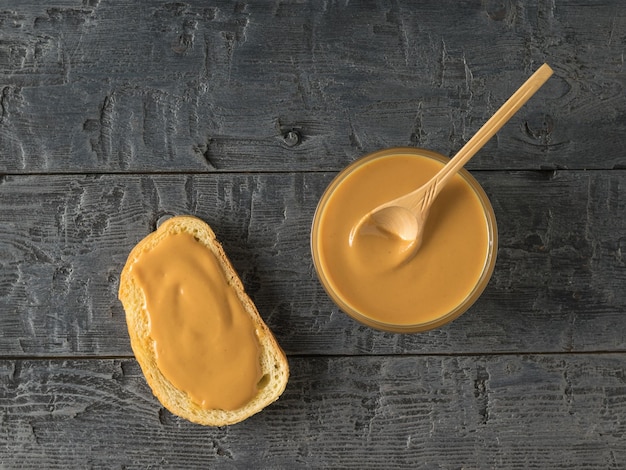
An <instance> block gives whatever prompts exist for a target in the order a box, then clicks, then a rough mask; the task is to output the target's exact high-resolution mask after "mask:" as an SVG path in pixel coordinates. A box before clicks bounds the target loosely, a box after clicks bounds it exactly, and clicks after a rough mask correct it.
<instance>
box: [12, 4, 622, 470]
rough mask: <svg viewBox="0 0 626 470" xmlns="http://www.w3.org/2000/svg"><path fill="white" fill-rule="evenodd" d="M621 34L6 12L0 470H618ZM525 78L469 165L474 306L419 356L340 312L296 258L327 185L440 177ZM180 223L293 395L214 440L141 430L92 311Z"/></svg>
mask: <svg viewBox="0 0 626 470" xmlns="http://www.w3.org/2000/svg"><path fill="white" fill-rule="evenodd" d="M625 31H626V4H624V3H623V2H622V1H621V0H598V1H596V2H587V1H579V0H566V1H565V0H564V1H560V0H556V1H547V0H546V1H544V0H541V1H537V2H524V1H521V0H510V1H504V2H499V1H492V0H481V1H479V0H475V1H462V2H458V1H452V0H445V1H434V0H425V1H414V2H411V1H402V0H400V1H389V2H386V1H367V2H347V1H345V2H344V1H324V2H313V1H302V2H300V1H280V0H279V1H275V2H269V1H265V0H261V1H258V2H245V1H243V2H227V1H216V2H206V1H201V0H190V1H184V2H167V1H156V0H155V1H148V0H142V1H137V2H128V1H126V2H117V1H107V0H52V1H35V0H27V1H24V0H4V1H3V2H2V3H0V468H103V467H104V468H289V469H291V468H425V469H426V468H429V469H430V468H481V469H482V468H512V469H515V468H524V469H527V468H540V469H547V468H568V469H570V468H586V469H588V468H593V469H617V468H626V452H625V449H626V435H625V432H626V372H625V370H626V289H625V287H626V260H625V258H624V250H626V200H625V190H624V188H625V187H626V145H625V136H626V93H625V92H624V89H625V86H626V69H625V67H624V53H625V49H626V34H625ZM543 62H549V63H550V65H552V67H553V68H554V69H555V75H554V77H553V78H551V79H550V81H549V82H548V83H547V84H546V86H545V87H544V88H543V89H542V90H540V92H539V93H537V95H536V96H535V97H534V98H533V99H532V100H531V101H530V102H529V103H528V104H527V105H526V106H525V107H524V108H523V109H522V110H521V111H520V112H519V113H518V114H517V115H516V116H515V117H514V118H513V119H512V120H511V122H509V123H508V124H507V125H506V126H505V127H504V128H503V129H502V130H501V131H500V132H499V133H498V135H497V137H496V138H494V139H493V140H492V141H491V142H489V144H488V145H487V146H486V147H485V148H484V149H483V150H482V151H481V152H480V153H479V154H478V155H477V156H476V157H475V158H474V159H473V160H472V161H471V162H470V163H469V165H468V167H469V169H470V170H472V172H473V174H474V176H475V177H476V178H477V179H478V180H479V182H480V183H481V184H482V185H483V187H484V188H485V190H486V192H487V193H488V195H489V197H490V199H491V201H492V204H493V206H494V209H495V212H496V215H497V219H498V228H499V236H500V245H499V250H498V261H497V264H496V269H495V272H494V275H493V278H492V280H491V282H490V284H489V286H488V288H487V290H486V291H485V293H484V295H483V296H482V297H481V299H480V300H479V301H478V302H477V304H476V305H475V306H474V307H473V308H472V309H471V310H470V312H468V313H467V314H465V315H464V316H462V317H461V318H459V319H458V320H456V321H454V322H453V323H452V324H450V325H448V326H446V327H443V328H440V329H437V330H434V331H432V332H428V333H424V334H416V335H395V334H389V333H383V332H377V331H374V330H371V329H369V328H366V327H364V326H360V325H358V324H357V323H355V322H353V321H352V320H350V319H349V318H348V317H347V316H346V315H344V314H343V313H341V312H340V311H338V310H337V308H336V307H334V306H333V305H332V303H331V302H330V301H329V299H328V298H327V297H326V295H325V294H324V292H323V290H322V288H321V287H320V285H319V283H318V282H317V280H316V277H315V273H314V270H313V267H312V263H311V256H310V253H309V244H308V239H309V228H310V223H311V219H312V216H313V212H314V210H315V206H316V204H317V201H318V199H319V197H320V195H321V194H322V192H323V190H324V188H325V187H326V185H327V184H328V183H329V182H330V180H331V179H332V178H333V176H334V175H335V174H336V173H337V171H339V170H340V169H341V168H343V167H344V166H345V165H346V164H348V163H349V162H351V161H353V160H355V159H356V158H358V157H359V156H361V155H363V154H365V153H367V152H370V151H373V150H377V149H379V148H383V147H389V146H418V147H426V148H430V149H433V150H437V151H439V152H441V153H443V154H446V155H452V154H454V152H455V151H457V150H458V149H459V148H460V147H461V146H462V144H463V143H464V141H465V140H466V139H467V138H468V137H469V136H471V135H472V133H473V132H474V131H475V130H476V129H478V127H479V126H480V125H481V124H482V123H483V122H484V121H485V120H486V119H487V118H488V117H489V116H490V114H491V113H492V112H493V111H494V110H495V109H497V107H498V106H499V105H500V104H501V103H502V102H503V101H504V100H505V99H506V98H507V97H508V96H509V95H510V93H511V92H512V91H514V89H515V88H516V86H517V85H519V84H520V83H521V82H522V81H523V80H524V79H525V78H526V77H527V76H528V75H530V73H531V72H532V71H533V70H534V69H535V68H536V67H537V66H539V65H540V64H541V63H543ZM290 132H291V134H290ZM182 213H190V214H194V215H197V216H199V217H201V218H203V219H204V220H206V221H207V222H209V223H210V224H211V225H212V226H213V228H214V229H215V231H216V233H217V234H218V236H219V238H220V240H221V241H222V243H223V245H224V247H225V249H226V251H227V253H228V255H229V257H230V258H231V260H232V261H233V264H234V265H235V267H236V269H237V271H238V272H239V273H240V275H241V277H242V279H243V281H244V284H245V286H246V289H247V290H248V292H249V293H250V295H251V297H252V298H253V299H254V301H255V303H256V304H257V306H258V307H259V310H260V312H261V315H262V316H263V317H264V318H265V320H266V321H267V323H268V324H269V325H270V327H271V328H272V330H273V331H274V332H275V333H276V336H277V338H278V340H279V342H280V343H281V345H282V346H283V347H284V349H285V350H286V352H287V354H288V358H289V362H290V365H291V369H292V377H291V379H290V381H289V384H288V387H287V390H286V392H285V394H284V396H283V397H282V398H281V399H280V400H279V401H278V402H276V403H275V404H273V405H272V406H270V407H269V408H268V409H267V410H264V411H263V412H262V413H260V414H258V415H256V416H254V417H253V418H251V419H249V420H247V421H245V422H243V423H240V424H238V425H235V426H231V427H227V428H218V429H211V428H204V427H201V426H196V425H193V424H191V423H188V422H186V421H184V420H181V419H178V418H176V417H175V416H172V415H171V414H169V413H168V412H166V411H165V410H164V409H163V408H162V407H161V406H160V405H159V403H158V402H157V401H156V399H155V398H154V397H153V396H152V394H151V393H150V390H149V388H148V387H147V385H146V383H145V380H144V379H143V377H142V375H141V372H140V370H139V367H138V365H137V363H136V362H135V360H134V358H133V356H132V351H131V349H130V346H129V342H128V336H127V333H126V326H125V320H124V313H123V310H122V308H121V305H120V304H119V302H118V301H117V299H116V293H117V287H118V280H119V273H120V270H121V267H122V266H123V264H124V261H125V258H126V256H127V254H128V252H129V250H130V249H131V247H132V246H133V245H134V244H135V243H136V242H137V241H138V240H140V239H141V238H143V237H144V236H145V235H146V234H147V233H148V232H149V231H151V230H152V229H153V228H154V226H155V223H156V221H157V220H158V219H159V217H161V216H163V215H165V214H182Z"/></svg>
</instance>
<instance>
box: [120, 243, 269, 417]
mask: <svg viewBox="0 0 626 470" xmlns="http://www.w3.org/2000/svg"><path fill="white" fill-rule="evenodd" d="M132 272H133V273H134V275H135V276H136V279H137V281H138V282H139V284H140V287H141V289H142V290H143V293H144V295H145V299H146V310H147V314H148V316H149V319H150V337H151V338H152V339H153V340H154V346H155V348H156V360H157V364H158V367H159V369H160V370H161V372H162V373H163V375H164V376H165V377H166V378H167V379H168V380H169V381H170V382H171V383H172V384H173V385H174V386H176V387H177V388H178V389H180V390H183V391H184V392H186V393H187V394H188V395H189V396H190V398H191V400H192V401H193V402H194V403H196V404H197V405H199V406H200V407H202V408H204V409H222V410H235V409H237V408H239V407H241V406H242V405H244V404H245V403H247V402H248V401H250V400H251V399H252V398H253V397H254V396H255V395H256V393H257V384H258V383H259V381H260V380H261V378H262V372H261V363H260V356H259V354H260V353H259V341H258V338H257V336H256V331H255V326H254V323H253V321H252V320H251V318H250V316H249V315H248V314H247V313H246V311H245V310H244V308H243V306H242V304H241V302H240V301H239V298H238V297H237V293H236V291H235V289H234V288H233V287H232V286H230V285H229V283H228V281H227V279H226V277H225V275H224V272H223V270H222V268H221V267H220V264H219V261H218V260H217V258H216V257H215V255H214V254H213V253H212V252H211V251H210V250H208V249H207V248H206V247H205V246H203V245H202V244H201V243H199V242H198V241H197V240H196V239H195V238H194V237H193V236H192V235H190V234H187V233H181V234H177V235H171V236H168V237H166V238H165V239H163V240H161V241H160V242H159V243H158V244H157V245H156V246H155V247H154V248H153V249H151V250H149V251H146V252H144V253H143V254H142V255H141V256H140V258H139V259H138V260H137V261H136V263H135V264H134V265H133V267H132Z"/></svg>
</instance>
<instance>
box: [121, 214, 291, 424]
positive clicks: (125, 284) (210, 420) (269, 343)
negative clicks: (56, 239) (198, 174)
mask: <svg viewBox="0 0 626 470" xmlns="http://www.w3.org/2000/svg"><path fill="white" fill-rule="evenodd" d="M184 232H186V233H189V234H192V235H193V236H195V237H196V239H197V240H198V241H199V242H200V243H202V244H203V245H204V246H205V247H206V248H207V249H209V250H210V251H211V252H212V253H213V254H214V255H215V257H216V258H217V260H218V261H219V264H220V266H221V268H222V270H223V272H224V274H225V275H226V278H227V279H228V283H229V284H230V285H232V286H233V288H234V289H235V291H236V293H237V297H238V298H239V301H240V302H241V304H242V305H243V307H244V309H245V311H246V312H247V313H248V314H249V315H250V318H251V319H252V321H253V323H254V326H255V331H256V334H257V338H258V341H259V346H260V360H261V369H262V372H263V379H262V381H261V382H260V384H259V392H258V393H257V395H256V396H255V397H254V398H253V399H252V400H251V401H249V402H248V403H247V404H246V405H244V406H242V407H241V408H239V409H237V410H233V411H226V410H218V409H209V410H206V409H203V408H201V407H200V406H199V405H198V404H196V403H194V402H193V401H191V399H190V398H189V396H188V395H187V394H186V393H185V392H183V391H182V390H179V389H178V388H176V387H175V386H174V385H172V384H171V383H170V382H169V381H168V380H167V378H166V377H165V376H164V375H163V374H162V373H161V371H160V370H159V368H158V366H157V362H156V355H155V348H154V341H153V340H152V338H151V337H150V326H149V318H148V314H147V312H146V304H145V297H144V295H143V291H142V290H141V289H140V288H139V286H138V283H137V281H136V279H135V277H134V276H133V274H132V266H133V264H134V263H135V262H136V261H137V260H138V259H139V257H140V256H141V254H142V253H144V252H146V251H149V250H150V249H152V248H154V247H155V246H156V245H157V244H158V243H159V242H160V241H162V240H163V239H165V238H166V237H168V236H171V235H174V234H177V233H184ZM118 296H119V299H120V301H121V302H122V305H123V306H124V310H125V312H126V323H127V326H128V333H129V336H130V344H131V347H132V349H133V352H134V354H135V357H136V359H137V362H138V363H139V365H140V367H141V369H142V371H143V374H144V376H145V378H146V381H147V382H148V385H149V386H150V388H151V389H152V392H153V393H154V395H155V396H156V397H157V399H158V400H159V401H160V402H161V404H162V405H163V406H164V407H165V408H167V409H168V410H169V411H170V412H172V413H173V414H175V415H177V416H180V417H182V418H185V419H187V420H189V421H192V422H194V423H198V424H202V425H205V426H225V425H230V424H235V423H238V422H240V421H243V420H244V419H246V418H248V417H250V416H252V415H254V414H255V413H258V412H259V411H261V410H262V409H263V408H265V407H266V406H268V405H269V404H270V403H272V402H274V401H275V400H277V399H278V397H279V396H280V395H281V394H282V393H283V391H284V390H285V387H286V385H287V380H288V378H289V365H288V362H287V358H286V356H285V353H284V352H283V350H282V349H281V348H280V346H279V345H278V343H277V341H276V339H275V338H274V335H273V334H272V332H271V331H270V329H269V328H268V326H267V325H266V324H265V322H264V321H263V319H262V318H261V316H260V314H259V312H258V311H257V309H256V306H255V305H254V303H253V302H252V300H250V298H249V297H248V295H247V294H246V293H245V290H244V287H243V284H242V282H241V280H240V279H239V276H238V275H237V274H236V272H235V270H234V269H233V267H232V265H231V263H230V261H229V260H228V258H227V257H226V254H225V252H224V250H223V248H222V246H221V244H220V243H219V242H218V240H217V239H216V237H215V234H214V232H213V230H212V229H211V227H210V226H209V225H208V224H206V223H205V222H203V221H202V220H200V219H198V218H196V217H193V216H176V217H172V218H170V219H168V220H166V221H165V222H163V223H162V224H161V225H160V226H159V228H158V229H157V230H156V231H155V232H152V233H151V234H149V235H148V236H146V237H145V238H144V239H143V240H141V241H140V242H139V243H138V244H137V245H136V246H135V247H134V248H133V249H132V250H131V252H130V254H129V256H128V260H127V261H126V264H125V266H124V268H123V269H122V273H121V276H120V287H119V294H118Z"/></svg>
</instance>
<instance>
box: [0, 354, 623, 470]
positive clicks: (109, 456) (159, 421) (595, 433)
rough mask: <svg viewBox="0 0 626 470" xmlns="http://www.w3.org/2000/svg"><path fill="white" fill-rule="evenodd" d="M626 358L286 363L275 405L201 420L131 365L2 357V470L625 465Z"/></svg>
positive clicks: (381, 359) (363, 359)
mask: <svg viewBox="0 0 626 470" xmlns="http://www.w3.org/2000/svg"><path fill="white" fill-rule="evenodd" d="M625 360H626V356H624V354H595V355H573V354H569V355H554V356H552V355H549V356H541V355H540V356H513V355H512V356H491V357H490V356H487V357H482V356H476V357H467V356H466V357H446V356H444V357H433V356H431V357H411V356H405V357H343V358H336V357H335V358H332V357H329V358H321V357H318V358H291V359H290V363H291V369H292V378H291V380H290V382H289V384H288V387H287V390H286V391H285V393H284V395H283V396H282V397H281V398H280V399H279V401H278V402H276V403H275V404H273V405H271V406H270V407H269V408H267V409H266V410H264V411H263V412H261V413H260V414H258V415H255V416H254V417H252V418H250V419H249V420H247V421H244V422H243V423H240V424H237V425H235V426H231V427H228V428H219V429H214V428H203V427H201V426H197V425H193V424H191V423H189V422H187V421H184V420H181V419H179V418H177V417H175V416H172V415H171V414H170V413H168V412H167V411H165V410H164V409H162V408H161V407H160V405H159V403H158V402H157V401H156V399H155V398H154V397H153V396H152V395H151V392H150V390H149V389H148V387H147V385H146V384H145V381H144V379H143V376H142V375H141V371H140V369H139V367H138V365H137V364H136V362H135V361H134V360H107V359H101V360H95V359H94V360H58V361H54V360H52V361H50V360H41V361H37V360H36V361H31V360H25V361H22V360H18V361H1V362H0V377H1V379H0V409H1V410H2V411H1V412H0V420H1V423H2V426H1V428H0V429H1V431H0V447H1V448H3V449H5V450H6V449H10V451H9V452H4V453H3V454H2V457H1V459H2V462H1V463H2V465H3V466H4V467H6V468H17V467H28V468H50V469H53V468H86V467H107V468H122V467H123V468H127V467H131V468H136V467H139V468H148V467H159V468H208V467H210V468H214V467H216V466H219V468H294V467H297V468H339V467H341V468H363V466H364V465H365V466H367V468H550V469H561V468H562V469H568V470H569V469H572V468H588V469H602V470H606V469H617V468H621V466H622V465H623V462H624V461H626V448H625V447H624V439H625V436H626V375H625V374H624V361H625Z"/></svg>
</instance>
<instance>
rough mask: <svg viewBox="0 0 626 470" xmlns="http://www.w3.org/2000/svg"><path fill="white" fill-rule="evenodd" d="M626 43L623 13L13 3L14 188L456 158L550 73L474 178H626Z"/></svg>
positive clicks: (455, 6) (9, 25) (0, 144)
mask: <svg viewBox="0 0 626 470" xmlns="http://www.w3.org/2000/svg"><path fill="white" fill-rule="evenodd" d="M625 29H626V7H625V6H624V4H623V3H621V2H619V1H604V2H595V3H592V4H590V3H589V2H582V1H579V0H568V1H560V2H558V5H557V2H547V1H540V2H535V3H532V4H528V2H523V1H521V0H514V1H509V2H495V1H483V2H478V1H475V2H457V1H452V0H448V1H443V2H442V1H434V0H431V1H425V2H419V3H414V2H410V1H398V2H392V3H387V2H281V1H279V2H273V1H272V2H270V1H260V2H238V3H234V4H233V3H232V2H227V1H217V2H211V4H210V5H209V4H207V3H206V2H204V1H201V0H193V1H191V0H190V1H186V2H161V1H147V0H144V1H138V2H124V3H123V4H121V5H120V4H119V3H118V2H110V1H106V0H85V1H83V2H80V1H78V0H74V1H71V0H65V1H61V0H54V1H52V2H24V1H23V0H5V1H4V2H3V4H2V6H1V7H0V172H6V173H32V172H35V173H38V172H42V171H44V172H67V171H79V172H84V171H87V172H94V171H95V172H108V171H116V172H117V171H124V172H136V171H176V172H187V171H242V170H243V171H251V170H254V171H306V170H339V169H340V168H342V167H343V166H345V165H346V164H347V163H349V162H350V161H352V160H354V159H355V158H356V157H358V156H360V155H362V154H364V153H367V152H369V151H373V150H377V149H379V148H383V147H389V146H398V145H412V146H421V147H426V148H430V149H433V150H437V151H439V152H441V153H444V154H446V155H452V154H453V153H455V152H456V151H457V150H459V149H460V147H461V146H462V145H463V143H464V142H465V141H466V140H467V139H468V138H469V137H470V136H471V135H472V134H473V133H474V132H475V131H476V130H477V129H478V128H479V127H480V126H481V125H482V124H483V123H484V122H485V121H486V120H487V119H488V117H489V116H490V115H491V114H492V113H493V112H494V111H495V110H496V109H497V108H498V107H499V106H500V105H501V104H502V103H503V102H504V101H505V100H506V98H508V96H509V95H510V94H511V93H512V92H513V91H514V90H515V88H516V87H517V86H519V84H521V83H522V82H523V81H524V80H525V79H526V78H527V77H528V76H529V75H530V74H531V72H532V71H534V70H535V69H536V68H537V67H538V66H539V65H540V64H541V63H543V62H549V63H550V64H551V65H552V67H553V68H554V69H555V72H556V73H555V76H554V77H553V78H552V79H551V80H550V81H549V82H548V84H546V86H545V87H544V89H542V90H540V92H539V93H538V94H537V95H536V96H535V97H533V99H532V100H531V102H529V103H528V104H527V105H526V106H525V107H524V109H523V110H521V111H520V113H519V114H518V115H517V116H515V117H514V118H513V120H512V121H511V122H510V123H508V124H507V126H505V128H504V129H503V130H502V131H501V132H500V133H499V135H498V136H497V137H496V138H495V139H493V140H492V141H491V142H490V143H489V144H488V145H487V146H486V148H485V149H484V150H483V151H481V152H480V154H479V155H478V156H477V157H475V158H474V159H473V160H472V162H470V164H469V167H470V168H473V169H539V168H602V169H610V168H624V167H626V159H625V157H624V152H623V150H624V135H625V133H626V124H625V123H626V115H625V112H624V109H625V108H626V94H625V93H624V89H625V83H626V70H625V69H624V45H625V43H626V38H625V37H624V35H623V31H624V30H625ZM290 130H296V131H297V132H298V133H299V134H300V136H301V140H300V142H299V144H297V145H295V146H290V145H291V144H292V143H293V142H289V143H286V142H285V141H284V139H283V136H284V135H285V134H286V133H287V132H288V131H290ZM598 136H599V137H600V138H598Z"/></svg>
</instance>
